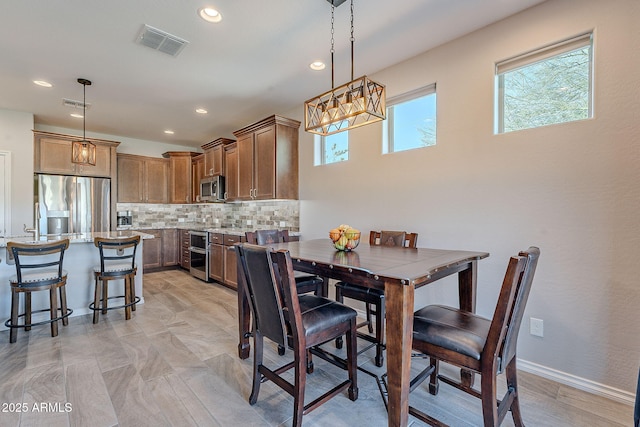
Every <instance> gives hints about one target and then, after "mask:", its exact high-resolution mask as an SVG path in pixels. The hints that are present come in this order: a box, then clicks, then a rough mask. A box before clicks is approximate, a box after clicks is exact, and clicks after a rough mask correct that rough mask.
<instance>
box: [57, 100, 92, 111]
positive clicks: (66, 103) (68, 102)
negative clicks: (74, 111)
mask: <svg viewBox="0 0 640 427" xmlns="http://www.w3.org/2000/svg"><path fill="white" fill-rule="evenodd" d="M62 105H64V106H65V107H71V108H78V109H80V110H84V109H85V105H86V108H87V110H88V109H89V108H91V104H88V103H87V104H85V103H84V102H82V101H75V100H73V99H67V98H62Z"/></svg>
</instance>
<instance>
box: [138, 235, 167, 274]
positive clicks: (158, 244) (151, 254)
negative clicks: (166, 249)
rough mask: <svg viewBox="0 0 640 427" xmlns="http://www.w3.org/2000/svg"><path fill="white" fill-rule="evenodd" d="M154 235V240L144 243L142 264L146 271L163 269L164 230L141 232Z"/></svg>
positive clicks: (147, 240) (145, 240)
mask: <svg viewBox="0 0 640 427" xmlns="http://www.w3.org/2000/svg"><path fill="white" fill-rule="evenodd" d="M140 231H141V232H143V233H147V234H151V235H153V239H144V240H143V241H142V264H143V269H144V271H146V270H148V269H154V268H160V267H162V230H140Z"/></svg>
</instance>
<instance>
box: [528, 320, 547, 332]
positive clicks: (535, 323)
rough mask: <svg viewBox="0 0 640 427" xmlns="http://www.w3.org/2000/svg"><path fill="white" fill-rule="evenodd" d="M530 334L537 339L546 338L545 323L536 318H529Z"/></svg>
mask: <svg viewBox="0 0 640 427" xmlns="http://www.w3.org/2000/svg"><path fill="white" fill-rule="evenodd" d="M529 333H530V334H531V335H533V336H536V337H544V322H543V320H542V319H536V318H535V317H530V318H529Z"/></svg>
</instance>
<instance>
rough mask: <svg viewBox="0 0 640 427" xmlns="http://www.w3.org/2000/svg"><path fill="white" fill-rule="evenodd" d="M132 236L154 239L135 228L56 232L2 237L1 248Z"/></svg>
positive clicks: (90, 241) (86, 241)
mask: <svg viewBox="0 0 640 427" xmlns="http://www.w3.org/2000/svg"><path fill="white" fill-rule="evenodd" d="M132 236H140V237H141V238H142V239H153V235H152V234H147V233H144V232H139V231H134V230H118V231H104V232H95V233H69V234H56V235H43V236H40V237H39V238H38V239H34V238H33V235H27V236H12V237H2V238H0V248H4V247H6V246H7V242H20V243H44V242H53V241H55V240H62V239H69V243H70V244H72V243H93V239H94V238H96V237H104V238H107V239H118V238H127V237H132Z"/></svg>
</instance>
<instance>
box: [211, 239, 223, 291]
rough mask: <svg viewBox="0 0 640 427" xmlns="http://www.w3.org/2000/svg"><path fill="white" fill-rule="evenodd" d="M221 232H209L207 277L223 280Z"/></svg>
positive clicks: (217, 280) (218, 280) (221, 281)
mask: <svg viewBox="0 0 640 427" xmlns="http://www.w3.org/2000/svg"><path fill="white" fill-rule="evenodd" d="M222 237H223V235H222V234H221V233H209V278H210V279H213V280H215V281H216V282H220V283H223V282H224V256H223V251H224V246H223V244H224V241H223V238H222Z"/></svg>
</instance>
